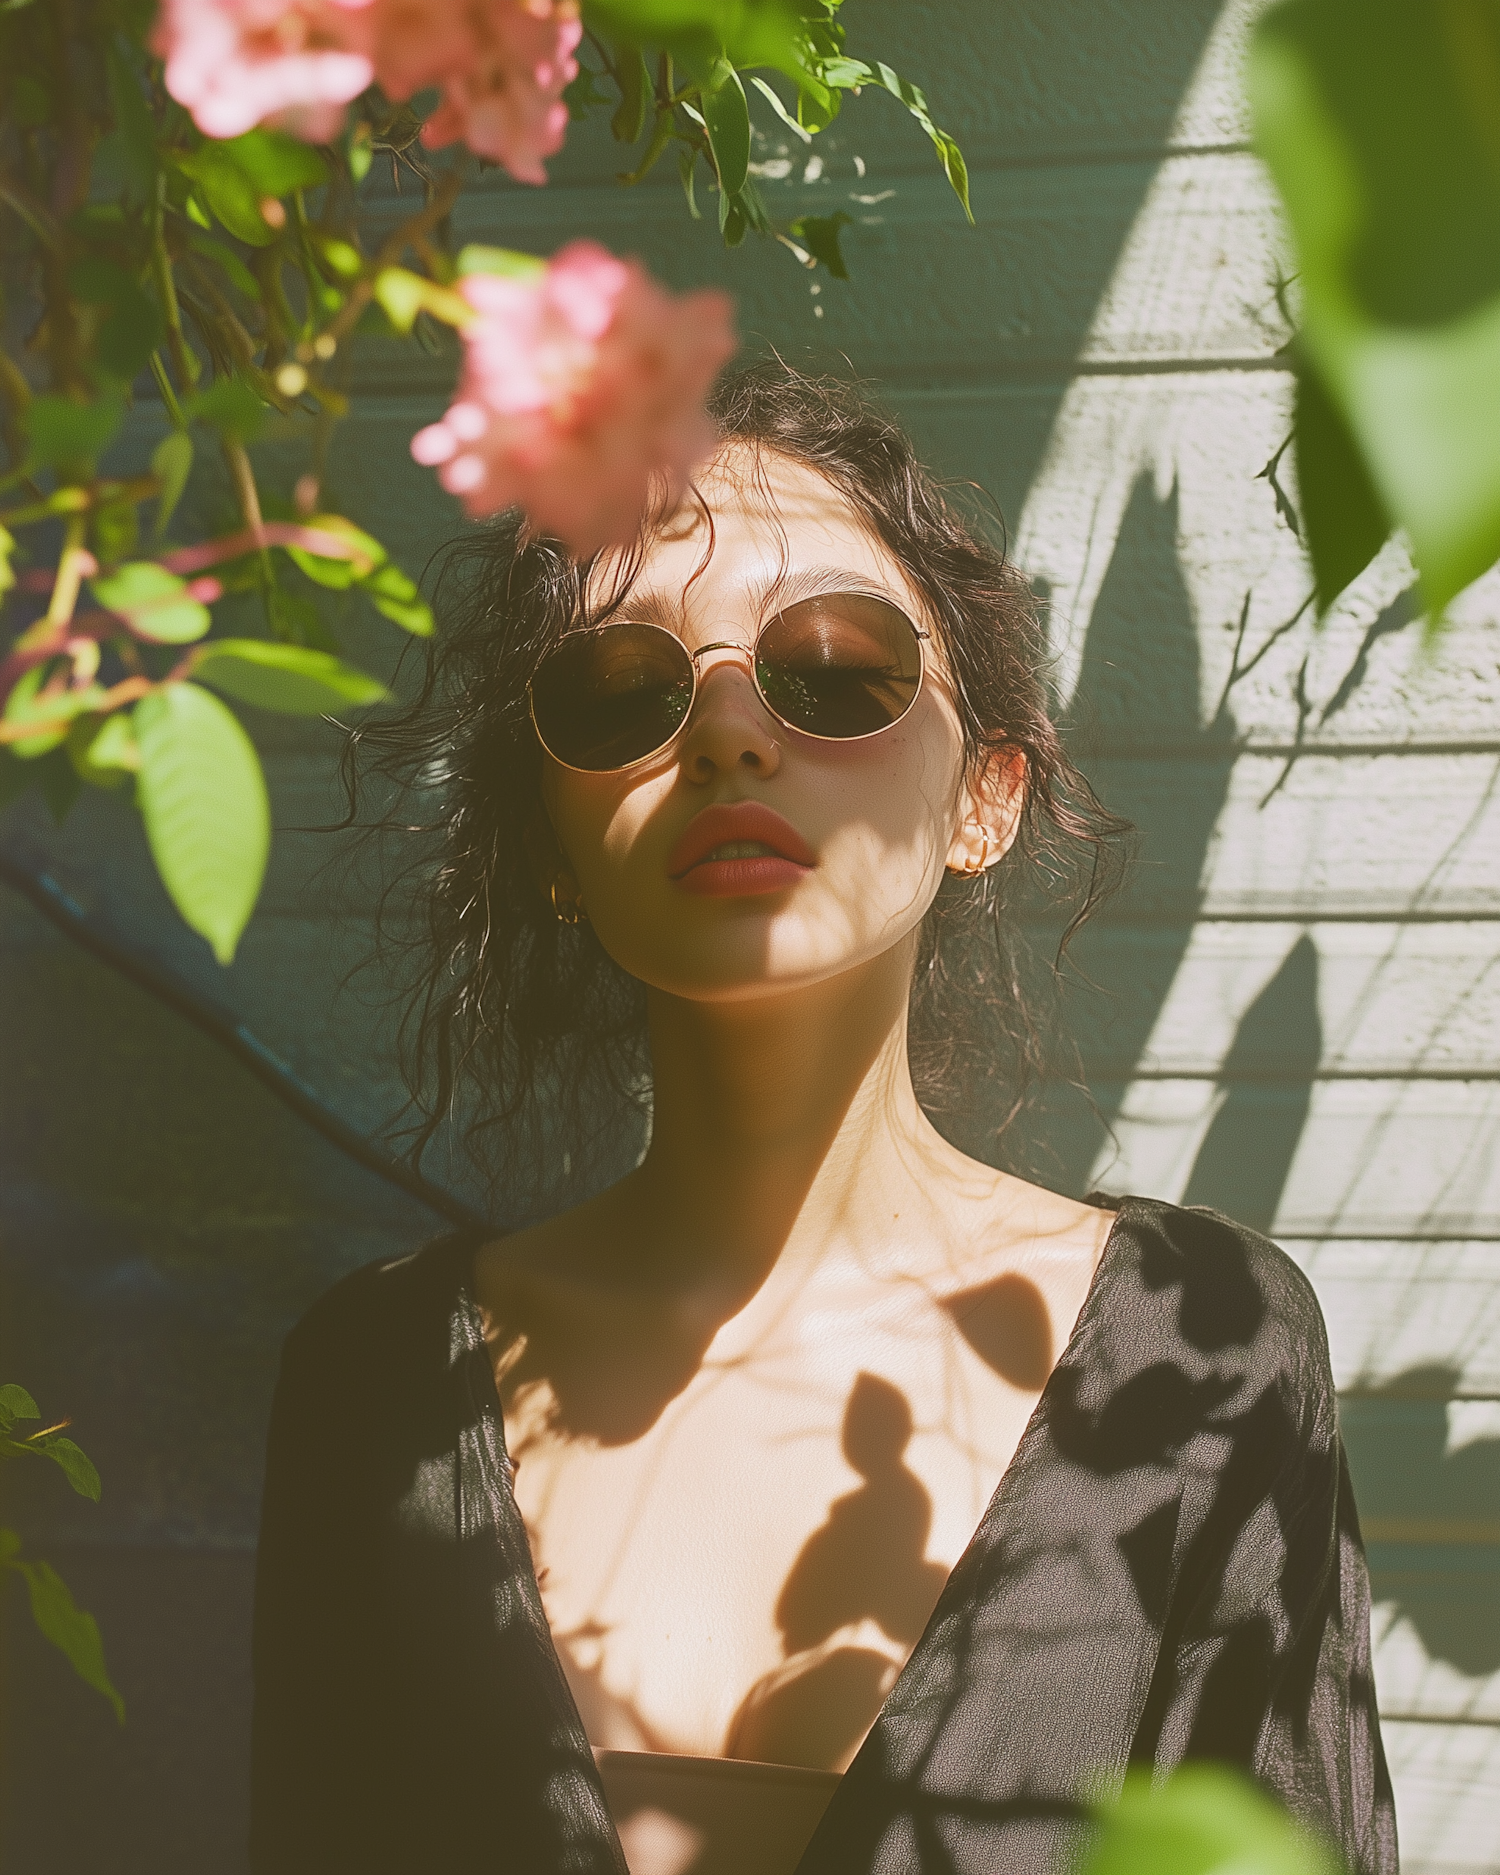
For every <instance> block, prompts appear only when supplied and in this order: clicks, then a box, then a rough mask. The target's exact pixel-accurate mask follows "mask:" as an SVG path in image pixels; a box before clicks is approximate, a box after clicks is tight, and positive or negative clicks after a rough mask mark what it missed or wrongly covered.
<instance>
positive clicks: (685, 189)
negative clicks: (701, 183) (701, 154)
mask: <svg viewBox="0 0 1500 1875" xmlns="http://www.w3.org/2000/svg"><path fill="white" fill-rule="evenodd" d="M697 167H698V152H697V151H696V150H691V149H689V150H679V151H678V152H677V174H678V175H679V176H680V177H681V179H682V193H683V194H684V195H685V196H686V197H687V205H688V213H689V214H690V215H691V216H692V218H693V220H694V221H702V219H703V210H702V209H701V208H699V206H698V195H697V191H696V190H695V189H694V187H693V174H694V171H695V170H696V169H697Z"/></svg>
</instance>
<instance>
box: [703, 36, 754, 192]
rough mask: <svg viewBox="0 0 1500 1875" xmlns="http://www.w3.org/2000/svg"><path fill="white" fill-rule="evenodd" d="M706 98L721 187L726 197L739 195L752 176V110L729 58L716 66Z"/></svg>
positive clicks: (706, 118) (706, 115)
mask: <svg viewBox="0 0 1500 1875" xmlns="http://www.w3.org/2000/svg"><path fill="white" fill-rule="evenodd" d="M702 96H703V121H704V123H705V125H706V126H707V127H708V141H709V144H710V146H711V148H712V150H713V153H714V167H715V168H716V169H717V170H718V172H719V187H720V188H721V189H722V190H723V191H724V193H725V194H726V195H738V194H739V192H740V190H741V189H743V188H744V186H745V178H746V177H747V176H748V175H749V173H750V107H749V106H748V105H747V104H746V102H745V87H744V86H743V85H742V84H741V83H740V75H739V73H738V72H737V71H736V70H735V69H734V67H733V66H732V65H731V64H730V63H729V61H728V60H727V59H719V60H718V61H717V62H716V63H715V65H714V67H713V70H712V72H711V73H710V75H709V80H708V83H707V84H706V85H705V86H704V87H703V93H702Z"/></svg>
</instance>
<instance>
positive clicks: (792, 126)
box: [750, 78, 813, 143]
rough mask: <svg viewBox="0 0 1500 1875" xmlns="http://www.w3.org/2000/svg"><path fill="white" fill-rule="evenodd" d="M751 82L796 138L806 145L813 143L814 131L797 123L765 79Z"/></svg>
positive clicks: (753, 79) (755, 79)
mask: <svg viewBox="0 0 1500 1875" xmlns="http://www.w3.org/2000/svg"><path fill="white" fill-rule="evenodd" d="M750 82H751V84H752V85H754V86H755V89H756V90H757V91H758V92H759V93H760V95H761V96H762V97H763V98H764V99H765V100H766V102H767V103H768V104H769V105H770V107H771V109H772V110H773V111H774V112H775V113H776V115H777V116H778V117H779V118H780V119H781V121H782V123H784V124H785V125H786V127H787V129H788V130H790V131H791V132H792V133H793V135H794V136H798V137H800V138H801V139H802V141H803V142H804V143H811V142H812V140H813V133H812V131H810V130H809V129H807V127H806V126H805V125H803V124H799V123H798V122H797V120H796V118H795V117H793V116H792V114H791V112H790V111H789V110H788V109H787V108H786V106H785V105H784V104H783V103H782V101H781V99H780V98H779V97H777V95H776V93H775V92H774V91H773V90H772V89H771V87H770V86H769V85H768V84H767V83H766V81H765V79H764V78H752V79H751V80H750Z"/></svg>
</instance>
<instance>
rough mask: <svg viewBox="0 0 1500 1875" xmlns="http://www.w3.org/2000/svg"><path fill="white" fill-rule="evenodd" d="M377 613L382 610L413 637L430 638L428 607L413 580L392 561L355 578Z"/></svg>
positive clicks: (429, 609) (430, 609)
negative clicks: (358, 578)
mask: <svg viewBox="0 0 1500 1875" xmlns="http://www.w3.org/2000/svg"><path fill="white" fill-rule="evenodd" d="M359 586H360V590H361V591H362V592H364V593H366V594H367V595H368V596H369V598H370V600H371V602H372V603H373V605H374V607H375V610H376V611H377V612H380V613H383V614H384V616H385V617H386V618H388V619H390V620H391V621H392V622H393V623H394V624H397V625H399V626H400V627H401V629H402V630H403V631H409V632H410V633H411V634H412V636H413V637H415V638H430V637H431V636H432V632H433V618H432V607H431V606H430V605H428V603H427V601H426V600H425V599H424V598H423V597H422V595H421V593H420V592H419V591H418V589H417V582H416V581H415V580H414V579H413V578H412V577H411V575H410V574H409V573H404V572H403V571H402V570H401V568H400V567H399V566H397V565H396V563H395V561H394V560H387V561H386V563H385V564H384V566H381V567H377V568H376V570H375V571H374V572H373V573H371V574H368V575H367V576H366V577H365V578H364V579H362V580H360V581H359Z"/></svg>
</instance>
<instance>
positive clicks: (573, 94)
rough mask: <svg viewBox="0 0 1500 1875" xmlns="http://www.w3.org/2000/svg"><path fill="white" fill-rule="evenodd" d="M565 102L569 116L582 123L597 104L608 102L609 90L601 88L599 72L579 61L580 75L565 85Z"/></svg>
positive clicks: (572, 119)
mask: <svg viewBox="0 0 1500 1875" xmlns="http://www.w3.org/2000/svg"><path fill="white" fill-rule="evenodd" d="M562 97H563V103H564V104H566V105H567V107H568V117H569V120H570V121H571V122H572V123H575V124H577V123H581V122H582V121H583V119H584V118H585V117H587V116H588V114H589V112H590V111H591V110H592V109H593V108H594V106H595V105H596V104H608V103H609V102H610V96H609V93H608V92H607V91H601V90H600V89H599V73H598V72H596V71H594V70H592V69H591V67H589V66H588V65H585V64H584V62H583V60H582V59H580V60H579V61H578V76H577V77H576V78H575V79H574V80H573V82H572V83H571V84H569V85H564V86H563V94H562Z"/></svg>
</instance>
